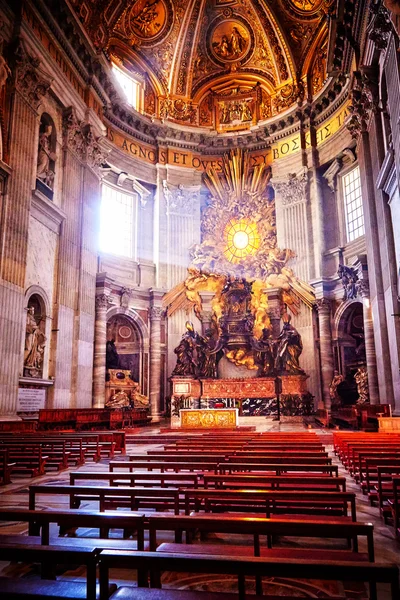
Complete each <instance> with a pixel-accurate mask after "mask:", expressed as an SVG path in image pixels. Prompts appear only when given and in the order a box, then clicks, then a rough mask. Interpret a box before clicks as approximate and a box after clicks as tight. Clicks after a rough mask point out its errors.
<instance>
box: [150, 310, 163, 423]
mask: <svg viewBox="0 0 400 600" xmlns="http://www.w3.org/2000/svg"><path fill="white" fill-rule="evenodd" d="M162 316H163V310H162V308H161V307H159V306H152V307H151V308H150V406H151V416H152V419H153V423H157V422H158V421H159V420H160V403H161V397H160V393H161V385H160V384H161V318H162Z"/></svg>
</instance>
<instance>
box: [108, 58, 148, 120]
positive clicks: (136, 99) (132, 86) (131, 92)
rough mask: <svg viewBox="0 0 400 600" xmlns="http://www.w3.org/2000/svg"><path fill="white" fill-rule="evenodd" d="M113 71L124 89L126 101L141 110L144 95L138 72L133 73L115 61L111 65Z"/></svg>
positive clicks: (142, 81)
mask: <svg viewBox="0 0 400 600" xmlns="http://www.w3.org/2000/svg"><path fill="white" fill-rule="evenodd" d="M112 70H113V73H114V75H115V77H116V79H117V81H118V83H119V85H120V86H121V88H122V89H123V91H124V94H125V97H126V101H127V102H128V104H130V105H131V106H132V107H133V108H135V109H136V110H142V107H143V95H144V80H143V79H142V78H141V77H140V75H139V74H135V75H133V74H132V73H131V72H129V71H127V70H125V69H123V68H121V67H119V66H118V65H116V64H115V63H114V64H113V66H112Z"/></svg>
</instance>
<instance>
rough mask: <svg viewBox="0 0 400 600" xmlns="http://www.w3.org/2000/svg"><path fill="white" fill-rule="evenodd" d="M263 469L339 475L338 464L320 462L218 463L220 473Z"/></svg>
mask: <svg viewBox="0 0 400 600" xmlns="http://www.w3.org/2000/svg"><path fill="white" fill-rule="evenodd" d="M258 471H262V472H263V474H267V475H273V474H275V475H281V474H287V473H289V472H293V473H296V474H298V473H318V474H319V475H322V474H324V473H325V474H326V475H327V476H335V477H338V476H339V468H338V466H337V465H320V464H317V465H315V464H309V463H307V464H301V463H298V464H292V463H277V462H276V461H274V463H265V464H264V463H263V464H259V463H258V464H255V463H251V462H242V463H237V462H231V461H226V462H223V463H220V464H219V465H218V472H219V473H222V474H224V473H232V472H242V473H245V472H248V473H251V472H258Z"/></svg>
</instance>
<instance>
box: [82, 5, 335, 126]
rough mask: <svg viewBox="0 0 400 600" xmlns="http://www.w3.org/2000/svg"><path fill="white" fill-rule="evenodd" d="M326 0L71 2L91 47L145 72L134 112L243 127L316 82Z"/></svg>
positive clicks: (320, 81) (321, 79) (320, 74)
mask: <svg viewBox="0 0 400 600" xmlns="http://www.w3.org/2000/svg"><path fill="white" fill-rule="evenodd" d="M332 3H333V0H276V1H274V2H266V1H265V0H193V1H191V2H188V1H187V0H72V5H73V6H74V9H75V11H76V13H77V15H78V17H79V19H80V20H81V22H82V24H83V25H84V27H85V29H86V31H87V33H88V35H89V36H90V38H91V40H92V42H93V44H94V46H95V47H96V49H97V51H98V52H99V53H100V52H104V53H105V54H106V56H107V57H109V58H111V59H114V60H117V61H118V62H119V63H120V64H121V63H122V64H123V65H124V66H125V68H127V69H128V70H129V69H131V70H133V71H136V72H140V73H143V74H144V75H146V82H147V83H146V90H145V106H144V111H145V112H146V113H147V114H149V115H151V116H155V117H158V118H161V119H163V120H165V119H170V120H174V121H177V122H181V123H186V124H191V125H199V126H202V127H210V128H213V129H216V130H217V131H218V132H224V131H232V130H240V129H249V128H250V126H252V125H254V124H255V123H257V122H258V121H262V120H265V119H268V118H270V117H272V116H274V115H278V114H279V113H281V112H283V111H285V110H287V109H288V108H290V107H291V106H293V105H294V104H295V103H296V102H297V101H298V100H299V99H300V100H302V99H305V98H311V97H315V96H316V95H317V94H318V93H319V91H320V90H321V89H322V87H323V85H324V83H325V81H326V77H327V76H326V54H327V51H326V40H327V18H326V17H327V13H328V11H329V10H330V7H331V5H332Z"/></svg>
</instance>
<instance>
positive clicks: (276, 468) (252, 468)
mask: <svg viewBox="0 0 400 600" xmlns="http://www.w3.org/2000/svg"><path fill="white" fill-rule="evenodd" d="M191 458H192V457H188V458H187V460H186V461H185V462H183V461H178V462H168V463H167V462H164V461H150V462H149V461H142V460H130V461H123V460H114V461H113V460H112V461H110V462H109V470H110V472H111V473H113V472H116V470H117V469H123V470H128V471H130V472H132V471H136V470H138V469H143V470H146V471H160V472H161V473H165V472H166V471H174V472H176V473H179V472H183V471H189V472H195V471H196V472H201V473H203V472H214V473H231V472H247V473H251V472H262V473H263V474H266V475H280V474H283V473H285V474H286V473H289V472H293V473H318V474H319V475H326V476H334V477H338V475H339V468H338V466H337V465H331V464H329V465H326V464H309V463H308V462H307V463H304V464H301V463H300V461H299V459H297V462H296V463H295V464H293V463H292V462H290V463H288V462H286V461H284V462H279V461H276V460H274V461H269V462H265V463H262V464H260V463H259V462H257V463H252V462H241V463H237V462H231V461H226V462H218V461H217V460H214V462H204V461H197V462H193V461H192V460H191Z"/></svg>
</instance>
